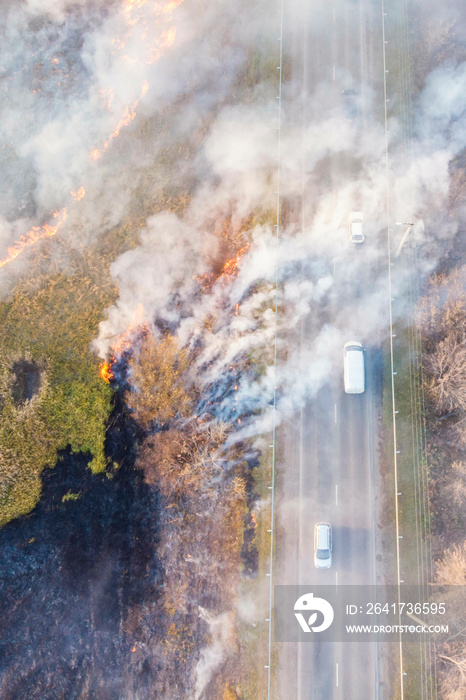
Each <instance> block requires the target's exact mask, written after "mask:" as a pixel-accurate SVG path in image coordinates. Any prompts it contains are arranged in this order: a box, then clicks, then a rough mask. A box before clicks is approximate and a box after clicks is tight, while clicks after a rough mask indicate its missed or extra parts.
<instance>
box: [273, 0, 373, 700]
mask: <svg viewBox="0 0 466 700" xmlns="http://www.w3.org/2000/svg"><path fill="white" fill-rule="evenodd" d="M283 23H284V35H283V42H284V44H283V50H284V54H285V55H287V56H291V63H290V65H289V66H288V67H287V71H288V73H287V74H286V75H284V76H283V78H284V81H285V82H286V83H289V82H291V85H292V86H293V87H292V89H291V90H289V91H288V92H291V93H292V94H291V95H289V98H288V99H290V102H291V101H292V102H293V104H294V106H295V108H294V110H293V113H292V114H290V113H289V112H287V111H286V109H285V120H284V123H283V130H284V131H286V129H287V128H293V127H296V125H298V124H300V123H301V124H302V128H303V134H304V132H305V130H306V127H307V125H308V124H309V123H311V122H312V120H313V119H315V118H316V116H317V115H318V108H319V105H318V103H317V104H316V103H313V101H312V93H313V91H314V90H315V89H316V86H318V85H319V84H322V83H325V84H326V85H327V86H328V90H327V92H326V94H327V96H328V100H329V101H330V103H331V100H332V99H333V100H334V101H335V106H336V107H338V105H339V101H340V102H341V100H342V97H341V93H342V90H345V89H349V88H351V89H354V90H356V92H357V94H358V95H361V94H362V95H363V94H364V92H365V90H367V88H368V86H370V89H372V90H374V91H375V92H376V94H380V85H381V81H382V79H383V68H382V56H381V49H382V27H381V6H380V3H378V2H369V0H366V1H363V0H361V2H340V1H338V0H335V2H331V1H329V0H327V1H323V0H320V1H319V0H315V2H312V3H305V2H302V1H301V2H297V1H296V0H294V1H293V2H289V3H285V7H284V17H283ZM309 95H311V99H309ZM300 96H302V100H301V102H300ZM381 102H382V99H381ZM296 105H300V109H296ZM341 108H342V110H344V109H345V107H344V104H341ZM382 110H383V105H381V108H380V118H382ZM371 118H373V117H371ZM287 120H288V121H287ZM357 120H358V128H361V129H363V128H364V127H365V120H366V115H365V113H364V108H363V107H362V108H361V110H360V112H359V113H358V115H357ZM303 150H304V149H303ZM322 168H323V169H324V170H325V172H323V173H322V182H323V183H324V185H323V186H322V187H324V186H325V189H326V190H327V191H328V188H331V189H332V190H333V191H335V195H336V196H337V194H338V187H339V186H340V185H341V184H342V182H345V180H348V179H349V178H357V171H358V163H357V161H356V160H355V159H352V158H350V157H345V156H342V155H334V156H333V157H332V158H331V159H330V162H327V163H325V164H324V165H323V166H322ZM302 171H303V186H302V195H301V197H300V198H299V201H296V202H294V203H293V204H292V205H291V206H289V207H288V209H287V210H286V211H284V217H285V223H293V222H296V224H297V225H298V226H302V227H303V230H306V223H307V221H308V219H309V217H310V216H311V214H312V209H311V208H310V205H309V200H310V194H311V193H309V192H307V189H306V188H307V184H306V183H307V182H308V181H309V178H308V177H307V178H306V173H307V166H306V163H305V162H303V164H302ZM312 195H313V196H315V190H313V192H312ZM355 208H356V207H355ZM371 245H372V246H374V245H378V244H377V242H375V241H373V242H370V241H366V243H365V244H364V246H362V247H357V246H354V245H350V244H348V240H347V239H346V240H342V251H341V254H340V255H338V257H337V258H336V259H333V260H328V261H324V262H325V263H326V264H327V265H328V267H329V269H330V270H331V273H332V275H333V279H334V290H333V295H332V298H331V302H330V307H328V308H326V309H325V310H323V312H322V313H324V314H328V315H329V319H328V320H329V321H331V320H332V315H333V314H334V313H335V312H336V310H337V309H338V307H339V305H340V304H341V302H342V300H343V299H344V301H345V303H346V304H347V303H348V298H351V295H354V299H355V300H358V301H359V302H360V301H361V299H364V296H365V295H366V294H367V293H368V291H369V290H370V288H371V284H373V282H374V275H376V274H377V270H374V269H373V267H371V260H372V257H371V256H370V250H371ZM356 255H357V256H360V262H361V265H360V266H359V269H360V270H362V273H361V274H359V275H358V277H357V279H353V280H351V279H348V274H349V273H348V270H351V265H349V262H350V258H351V256H356ZM379 264H382V262H380V263H379ZM303 274H304V273H303ZM321 323H322V318H319V314H316V313H315V312H314V313H313V314H312V315H310V316H309V317H307V318H306V319H305V320H304V321H303V323H302V325H301V327H300V328H299V331H298V333H296V335H295V336H294V337H291V338H289V339H288V342H293V343H297V344H299V347H301V348H302V349H303V350H304V349H305V348H306V347H309V345H310V344H311V341H312V338H313V337H315V335H316V333H317V331H318V328H319V327H320V325H321ZM346 340H361V341H362V342H363V343H364V345H365V347H366V357H365V360H366V392H365V394H363V395H359V396H358V395H354V396H351V395H347V394H345V393H344V390H343V347H342V346H341V366H340V367H338V368H336V371H335V376H334V378H333V380H331V381H330V382H329V383H327V384H326V385H325V386H324V387H323V388H322V389H320V391H319V392H318V394H317V396H316V397H315V398H314V399H313V400H312V401H310V402H309V403H308V404H307V405H306V406H305V407H304V408H303V410H302V411H301V414H300V415H299V416H297V418H296V420H295V421H294V422H293V423H292V424H288V425H286V426H282V427H281V428H280V431H279V433H278V436H277V445H278V450H277V453H278V475H279V476H278V498H277V504H278V505H277V521H276V524H277V531H278V532H279V533H280V540H279V543H278V546H277V558H276V562H275V567H274V578H275V583H276V584H297V583H298V584H303V585H308V584H309V585H310V586H311V585H312V584H332V585H333V584H337V585H340V584H355V585H356V584H366V585H367V584H373V583H375V582H376V554H377V551H376V550H377V541H376V524H377V513H376V508H375V503H376V491H377V488H378V476H377V452H376V444H377V423H378V415H379V413H380V401H381V396H380V394H381V391H380V369H381V368H380V353H379V351H378V347H379V345H378V340H379V339H378V338H377V337H373V338H371V339H370V342H369V341H368V338H367V337H366V336H365V333H364V328H360V329H358V328H356V327H355V328H354V329H353V337H348V338H346ZM335 343H338V344H341V339H339V338H338V336H336V337H335ZM334 350H336V351H338V348H334ZM320 521H325V522H329V523H331V524H332V528H333V563H332V567H331V568H330V569H329V570H317V569H316V568H315V567H314V563H313V549H314V543H313V538H314V525H315V523H316V522H320ZM278 658H279V672H278V677H277V683H278V688H275V689H274V690H275V695H278V697H279V698H281V699H283V700H291V699H294V698H296V699H297V700H308V699H309V700H310V699H317V700H331V699H332V698H335V699H338V698H344V699H345V700H351V699H354V700H372V699H379V700H384V698H385V697H386V696H385V695H384V694H383V686H381V685H380V681H381V680H382V679H381V678H380V674H379V662H378V653H377V649H376V647H375V645H373V644H362V643H346V644H342V643H338V644H337V643H325V644H323V643H318V642H315V643H309V644H297V645H294V644H282V645H280V649H279V651H278Z"/></svg>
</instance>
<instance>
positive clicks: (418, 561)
mask: <svg viewBox="0 0 466 700" xmlns="http://www.w3.org/2000/svg"><path fill="white" fill-rule="evenodd" d="M409 332H410V331H409V329H407V328H400V326H397V332H396V333H397V334H396V347H395V349H394V350H395V354H394V362H395V371H396V373H397V374H396V375H395V377H394V380H395V381H394V385H395V407H396V410H397V411H398V413H397V414H396V438H397V450H398V451H399V454H397V475H398V487H397V491H398V492H399V493H401V496H400V497H399V500H398V504H399V510H398V521H399V528H400V534H401V535H402V539H401V540H400V563H401V579H402V580H403V582H404V584H402V585H418V584H419V583H420V581H421V580H422V579H421V578H420V572H422V571H425V567H426V564H427V561H426V553H427V551H428V548H427V546H426V545H427V542H426V531H427V528H428V522H426V519H427V518H426V513H425V510H423V509H422V508H421V507H420V505H421V503H420V499H421V493H420V482H419V470H420V469H421V470H422V469H423V454H422V444H421V440H420V436H419V430H418V428H417V427H416V423H417V424H418V422H419V412H420V410H421V407H420V406H419V405H417V404H416V401H413V395H414V396H415V395H416V393H415V392H416V390H417V389H419V386H420V381H421V379H420V374H419V372H418V370H417V366H416V365H413V364H410V354H409V340H410V339H409ZM383 365H384V379H383V422H384V426H383V430H384V434H385V439H386V444H385V445H384V446H383V450H382V454H383V459H384V462H385V463H386V467H388V466H389V465H390V469H391V471H392V473H393V470H394V467H393V448H394V445H393V437H392V436H393V414H392V389H391V366H390V349H389V347H388V343H387V344H386V346H385V348H384V354H383ZM389 476H390V475H389V474H388V473H387V477H389ZM388 482H391V493H388V494H386V500H387V508H388V510H389V511H390V512H391V514H392V521H394V519H395V502H394V499H395V492H394V488H393V487H394V481H393V478H391V479H390V478H387V479H386V482H385V483H387V484H388ZM390 501H391V503H392V504H393V505H392V506H390ZM392 533H393V534H392V537H391V539H392V545H391V548H392V550H393V552H392V555H391V556H390V561H391V562H392V568H393V572H386V573H387V574H388V579H389V580H390V581H393V582H396V558H395V554H396V553H395V547H396V540H395V537H396V533H395V528H394V527H393V528H392ZM394 650H395V647H394ZM426 650H427V646H424V645H422V644H414V643H404V644H403V671H404V672H405V673H406V675H405V676H404V677H403V688H404V695H405V697H409V698H410V700H418V699H419V700H421V698H423V697H425V693H426V688H427V687H428V688H429V690H430V692H433V690H434V685H433V681H432V678H431V674H430V667H429V659H428V658H427V656H426V654H425V652H426ZM390 663H391V667H393V674H392V677H393V678H394V679H396V680H395V682H394V688H393V692H394V698H395V699H396V698H398V697H400V689H399V681H398V678H399V661H398V652H397V651H396V653H394V654H393V659H392V660H391V662H390Z"/></svg>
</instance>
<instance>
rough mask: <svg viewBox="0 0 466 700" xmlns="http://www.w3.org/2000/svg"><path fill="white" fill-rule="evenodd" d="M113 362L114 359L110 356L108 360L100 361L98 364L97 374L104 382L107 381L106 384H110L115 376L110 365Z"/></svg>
mask: <svg viewBox="0 0 466 700" xmlns="http://www.w3.org/2000/svg"><path fill="white" fill-rule="evenodd" d="M114 362H115V359H114V358H113V357H112V358H111V359H110V361H109V362H102V364H101V365H100V369H99V374H100V376H101V377H102V379H103V380H104V382H107V384H110V382H111V381H112V379H114V378H115V377H114V376H113V372H112V365H113V363H114Z"/></svg>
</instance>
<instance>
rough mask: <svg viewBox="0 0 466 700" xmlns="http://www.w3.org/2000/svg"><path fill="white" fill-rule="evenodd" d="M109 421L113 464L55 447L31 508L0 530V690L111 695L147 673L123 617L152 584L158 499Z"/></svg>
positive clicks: (157, 575) (12, 694)
mask: <svg viewBox="0 0 466 700" xmlns="http://www.w3.org/2000/svg"><path fill="white" fill-rule="evenodd" d="M113 421H114V424H113V427H112V428H111V430H110V431H109V434H108V441H107V443H108V448H109V449H110V450H111V451H112V452H113V455H112V456H113V457H114V459H115V460H119V461H120V462H121V466H120V468H118V469H116V470H114V471H113V473H111V474H105V473H104V474H98V475H95V474H93V473H92V472H91V470H90V469H88V468H87V463H88V457H87V456H86V455H81V454H72V453H70V452H69V451H65V452H64V453H62V454H61V455H60V459H59V461H58V463H57V466H56V468H55V469H47V470H45V471H44V472H43V474H42V489H43V491H42V497H41V500H40V502H39V503H38V505H37V506H36V507H35V508H34V510H33V511H32V512H31V514H30V515H29V516H26V517H22V518H18V519H16V520H14V521H12V522H11V523H9V524H8V525H6V526H5V527H4V528H2V530H0V546H1V549H2V553H3V555H2V563H1V565H0V567H1V569H0V571H1V581H0V585H1V589H2V595H1V596H0V619H1V638H2V642H1V646H0V665H1V676H0V678H1V680H0V688H1V691H0V693H1V696H2V698H11V699H13V698H26V697H27V698H67V699H68V698H78V697H92V698H115V697H118V696H120V694H121V693H122V692H123V691H128V690H129V689H131V690H136V689H139V690H142V686H144V684H145V683H147V682H149V680H150V676H151V670H150V668H149V667H146V666H144V660H142V662H141V658H140V655H139V654H138V653H137V649H136V650H135V651H132V650H133V648H134V645H135V640H134V638H130V635H128V633H127V632H126V631H125V624H126V621H127V619H128V615H129V614H130V611H131V610H133V609H134V608H135V607H138V606H143V605H144V604H145V602H146V601H151V604H152V603H156V601H157V597H158V592H159V589H160V586H161V583H162V568H161V565H160V563H159V561H158V559H157V553H156V548H157V531H158V514H159V498H158V496H157V493H156V491H155V489H154V488H153V487H150V486H148V485H147V484H146V483H145V482H144V480H143V476H142V473H141V472H140V471H139V470H137V469H135V468H134V438H135V428H134V426H133V425H132V423H131V421H129V420H126V419H125V418H124V417H123V416H122V415H121V414H120V415H119V416H117V415H114V418H113ZM154 626H155V627H156V621H155V620H154ZM154 633H157V630H156V629H154Z"/></svg>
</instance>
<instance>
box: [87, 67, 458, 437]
mask: <svg viewBox="0 0 466 700" xmlns="http://www.w3.org/2000/svg"><path fill="white" fill-rule="evenodd" d="M464 74H465V73H464V67H462V66H460V67H459V68H457V69H455V68H453V67H452V66H443V67H442V68H441V69H439V71H438V72H435V73H434V74H432V75H431V76H430V77H429V79H428V81H427V84H426V88H425V90H424V92H423V93H422V94H421V95H420V98H419V101H418V108H417V112H416V113H417V118H416V123H415V131H416V138H415V139H414V141H413V143H412V153H413V156H412V158H411V159H410V161H409V163H406V162H405V161H404V160H402V159H398V157H397V152H398V150H399V149H400V148H401V145H400V141H401V139H402V131H401V125H400V124H399V123H398V121H397V120H396V119H395V118H390V119H389V128H390V136H389V139H390V141H389V144H390V154H391V157H390V168H389V173H388V174H389V183H390V189H391V194H392V200H393V203H394V206H393V211H392V212H391V215H392V217H393V221H391V222H390V225H391V226H393V224H394V220H395V219H397V218H399V219H402V220H407V221H412V220H414V221H416V220H419V219H421V218H422V217H425V216H426V215H427V214H428V215H429V216H430V217H432V220H433V221H435V222H436V225H435V226H432V227H429V226H428V227H427V228H426V230H425V231H422V238H420V237H419V236H420V235H421V229H422V227H421V226H420V225H419V226H417V227H416V228H415V230H414V232H413V234H412V235H413V237H414V236H418V240H417V243H418V245H420V246H421V247H422V249H423V250H424V249H426V250H428V251H429V252H428V254H426V255H425V260H424V263H423V264H424V266H425V268H426V271H428V270H429V269H432V267H433V266H434V265H435V262H436V247H435V240H436V239H437V238H443V237H450V238H451V239H452V240H453V237H454V234H455V233H456V224H455V223H454V222H452V221H451V219H450V220H448V217H446V216H445V214H444V213H442V212H443V211H444V208H445V206H446V202H447V199H448V194H449V186H450V172H449V163H450V162H451V160H452V159H453V158H454V157H455V156H456V155H457V154H458V153H459V151H460V149H461V144H462V141H461V135H460V125H459V122H458V117H459V110H460V109H461V108H460V106H459V101H458V100H456V99H454V94H455V93H456V94H460V93H461V90H462V83H463V81H464ZM442 85H446V86H447V87H446V89H447V90H448V92H449V95H450V98H449V99H448V100H443V101H442V99H441V94H439V90H441V89H442V87H441V86H442ZM332 90H333V93H334V98H336V104H335V99H334V100H333V101H332V100H329V98H328V93H331V92H332ZM324 94H327V97H326V102H327V103H329V106H328V108H327V109H326V110H322V109H321V110H320V114H319V117H318V118H317V117H316V118H315V121H311V123H310V124H308V125H306V126H305V127H304V128H302V127H301V126H293V119H292V114H293V110H294V109H295V107H296V105H295V104H293V103H285V104H284V107H283V111H284V122H285V127H284V128H283V131H282V136H281V152H282V158H281V182H282V193H283V194H284V197H286V198H287V199H290V200H291V199H292V198H293V197H296V196H299V195H300V194H301V192H304V194H305V199H304V214H303V218H302V221H303V222H304V228H303V229H302V230H300V226H299V224H296V223H294V224H291V223H290V224H286V223H285V225H283V226H282V227H281V230H280V236H279V239H278V240H277V238H276V236H275V231H274V229H273V228H272V227H271V226H270V225H262V226H256V227H255V228H253V229H251V230H249V232H248V234H247V235H248V238H249V240H250V246H249V248H248V250H247V251H246V252H245V253H244V255H243V256H242V258H241V260H240V261H239V265H238V273H237V275H236V276H235V278H234V279H232V280H231V281H230V280H228V279H225V278H224V277H221V278H220V279H219V280H218V282H217V283H216V284H214V286H213V288H212V289H211V290H209V292H208V293H205V294H203V295H202V296H201V297H199V295H198V294H196V288H197V284H196V275H198V274H205V273H206V272H208V271H209V265H210V266H212V264H213V261H214V260H215V256H216V252H217V251H216V246H217V245H218V241H217V240H216V239H215V237H214V236H213V235H212V226H211V224H212V219H214V218H215V216H217V217H218V216H222V215H224V214H225V213H226V212H230V213H231V212H232V216H233V220H236V221H238V222H241V221H242V220H243V218H244V217H245V216H246V215H247V213H248V212H250V211H254V210H255V209H258V208H261V207H263V208H264V207H268V208H269V209H270V208H271V207H272V206H273V202H274V192H273V190H274V182H273V180H274V177H275V173H274V167H275V158H276V152H277V144H276V119H277V115H276V111H274V109H273V107H272V108H270V107H268V106H267V103H264V102H263V101H261V99H258V100H257V102H256V104H253V105H249V106H248V107H247V108H246V107H242V108H238V109H234V108H231V107H228V108H226V109H225V110H223V111H222V112H220V114H219V115H218V116H217V118H216V120H215V122H214V123H213V124H212V125H211V128H210V130H209V133H208V135H207V137H206V140H205V142H204V144H203V145H202V147H201V151H200V154H199V156H198V161H202V162H203V163H207V164H208V168H209V171H210V172H213V173H215V174H216V175H217V176H218V179H217V180H216V181H215V183H213V184H204V185H202V186H200V187H199V189H198V191H197V193H196V194H195V195H194V197H193V200H192V202H191V204H190V206H189V207H188V209H187V211H186V212H185V214H184V215H183V217H181V218H178V217H176V216H173V215H168V214H161V215H158V216H156V217H153V218H152V219H151V220H150V221H149V222H148V226H147V228H146V230H145V232H144V233H143V236H142V243H141V246H140V247H138V248H136V249H135V250H132V251H130V252H128V253H125V254H124V255H123V256H121V258H120V259H119V260H117V261H116V262H115V263H114V265H113V267H112V274H113V276H114V278H115V280H116V281H117V283H118V286H119V289H120V298H119V301H118V302H117V304H116V305H115V306H114V307H112V308H111V309H109V311H108V314H107V319H106V320H105V321H104V322H102V324H101V332H100V337H99V339H98V340H97V341H96V343H95V346H96V348H97V349H98V351H99V353H100V354H101V355H102V356H103V357H105V355H106V354H107V353H108V352H109V351H110V350H111V347H112V343H114V342H116V341H117V339H118V337H119V335H120V334H121V333H122V332H123V331H124V329H125V327H126V325H127V324H128V323H129V322H130V320H131V318H132V317H133V314H134V313H135V311H136V309H139V310H140V309H141V308H142V307H143V308H144V314H143V316H144V318H143V320H144V321H145V322H148V323H149V324H151V323H153V322H154V321H155V320H156V319H164V320H168V321H170V323H171V324H172V327H173V328H174V329H175V332H176V334H177V335H178V337H179V340H180V341H181V343H182V345H184V346H187V347H193V346H201V347H202V352H201V353H200V354H199V355H198V357H197V360H196V368H195V369H196V376H197V377H198V381H199V382H200V385H201V386H203V387H204V389H205V390H208V389H209V387H213V386H214V385H215V384H216V383H217V388H216V390H215V396H216V399H217V400H218V401H219V402H220V407H219V408H218V416H219V417H221V418H223V419H226V420H231V418H232V417H233V416H234V415H235V414H236V416H239V415H243V416H244V415H249V419H248V420H247V421H244V420H243V421H242V423H241V426H239V428H240V429H239V430H238V432H237V433H236V435H237V436H238V438H242V437H244V436H245V435H253V434H259V433H261V432H263V431H264V430H266V429H267V428H270V426H271V422H272V408H271V406H270V403H271V400H272V397H273V393H274V387H276V388H277V392H278V396H279V402H278V410H277V413H276V418H277V419H278V420H279V421H280V420H281V419H282V418H286V417H290V416H291V415H293V414H294V413H295V412H296V410H298V409H299V408H300V407H301V406H302V405H303V403H304V402H305V401H306V400H308V399H309V398H310V397H312V396H313V395H315V394H316V392H317V391H318V390H319V389H320V388H321V386H322V385H323V384H324V383H325V382H327V381H329V379H331V378H332V376H334V375H336V374H337V375H339V374H341V367H340V365H341V348H342V346H343V344H344V342H345V341H346V340H347V338H348V337H350V336H351V337H353V336H354V337H359V338H361V340H362V341H363V342H366V343H370V342H372V339H373V338H374V334H376V333H377V332H378V329H379V327H380V318H381V316H382V317H383V315H384V314H385V313H386V309H387V282H386V278H385V276H384V273H383V274H382V275H381V276H380V277H379V279H378V282H377V283H376V284H375V286H374V287H373V288H372V292H371V294H370V296H369V298H365V299H364V302H360V303H358V304H356V306H355V305H354V302H352V305H351V307H347V306H346V305H345V301H344V298H342V296H341V295H339V300H338V303H337V304H336V305H335V290H334V270H335V266H336V267H337V268H338V269H339V270H340V274H339V276H340V278H341V270H342V269H343V270H344V277H345V276H346V283H347V284H351V282H352V280H353V281H354V280H357V279H358V278H359V277H360V276H361V275H364V274H366V272H367V268H368V267H370V266H371V265H373V264H376V263H377V261H379V263H380V261H381V260H382V259H383V258H384V256H385V255H386V225H387V223H386V209H385V202H386V187H387V178H386V170H385V131H384V127H383V124H381V123H380V122H379V123H378V122H377V119H376V117H375V105H374V100H375V98H374V97H373V96H372V97H371V96H370V94H369V93H368V94H367V95H365V96H364V100H362V101H361V102H360V105H359V108H360V109H361V113H362V116H361V119H358V120H356V121H348V119H346V118H345V115H344V114H343V113H342V109H341V104H340V102H339V101H338V99H339V96H338V94H337V93H336V91H335V88H333V87H332V86H329V85H319V86H317V88H316V92H315V94H313V95H310V96H309V98H308V102H309V111H310V112H312V106H313V104H314V101H315V100H317V102H318V103H319V104H322V102H324V103H325V100H323V98H322V100H321V99H320V97H319V96H322V95H324ZM432 101H434V102H435V104H436V107H435V108H432V109H428V105H430V104H431V102H432ZM288 116H290V119H289V124H288V125H287V117H288ZM363 126H364V128H363ZM329 158H332V159H335V158H346V159H353V160H354V162H355V163H356V164H357V175H356V176H355V177H352V178H348V177H346V178H345V177H344V176H342V177H341V183H340V184H339V186H338V189H333V188H331V187H328V186H327V181H326V180H325V178H324V180H323V181H322V180H321V177H322V173H325V163H326V161H327V160H328V159H329ZM399 163H401V165H400V164H399ZM355 209H358V210H361V211H363V212H364V216H365V227H366V232H367V236H366V245H365V250H364V255H362V254H360V253H361V251H359V250H355V249H354V247H351V245H350V244H349V243H348V242H347V218H348V214H349V212H350V211H352V210H355ZM209 227H210V228H209ZM397 232H398V231H396V230H395V233H394V234H393V237H394V239H396V233H397ZM402 233H403V231H402V230H400V235H401V234H402ZM162 268H163V269H162ZM382 269H385V268H383V263H382ZM143 270H144V271H145V272H144V273H143V272H142V271H143ZM276 274H277V279H278V284H279V288H278V309H279V313H278V346H277V347H278V357H279V361H278V370H277V375H275V370H274V367H273V346H274V342H275V312H274V308H275V275H276ZM138 280H140V281H138ZM340 282H341V280H340ZM401 284H402V281H401ZM175 296H176V300H177V303H176V304H174V303H173V300H174V298H175ZM309 316H310V317H311V318H312V323H313V324H314V327H315V339H314V341H313V344H312V346H311V347H309V348H307V349H306V350H305V351H302V350H301V351H298V347H297V345H296V346H295V347H290V345H289V344H288V346H285V343H284V340H283V338H284V337H285V334H287V335H286V337H287V338H288V339H289V338H290V337H292V335H291V334H292V333H293V332H295V333H297V332H298V330H299V325H300V324H301V323H302V322H303V320H304V319H305V318H306V317H309ZM207 317H213V318H214V319H215V323H214V325H213V328H212V329H211V330H210V331H209V332H207V331H206V329H205V320H206V318H207ZM296 337H297V336H296ZM251 355H252V356H254V357H256V358H260V364H261V366H263V368H262V371H261V372H260V377H258V376H255V375H254V373H252V374H248V373H247V372H245V373H244V374H243V375H242V376H240V377H239V378H236V377H234V376H233V375H232V374H231V369H232V368H233V367H234V366H235V364H239V363H240V362H241V360H242V359H244V358H245V357H246V356H251ZM222 382H223V384H222ZM232 382H233V383H234V384H236V390H235V392H232V391H230V390H229V387H230V388H231V386H230V385H231V384H232ZM218 383H220V384H218ZM251 414H253V416H254V417H253V418H251ZM230 439H231V438H230Z"/></svg>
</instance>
